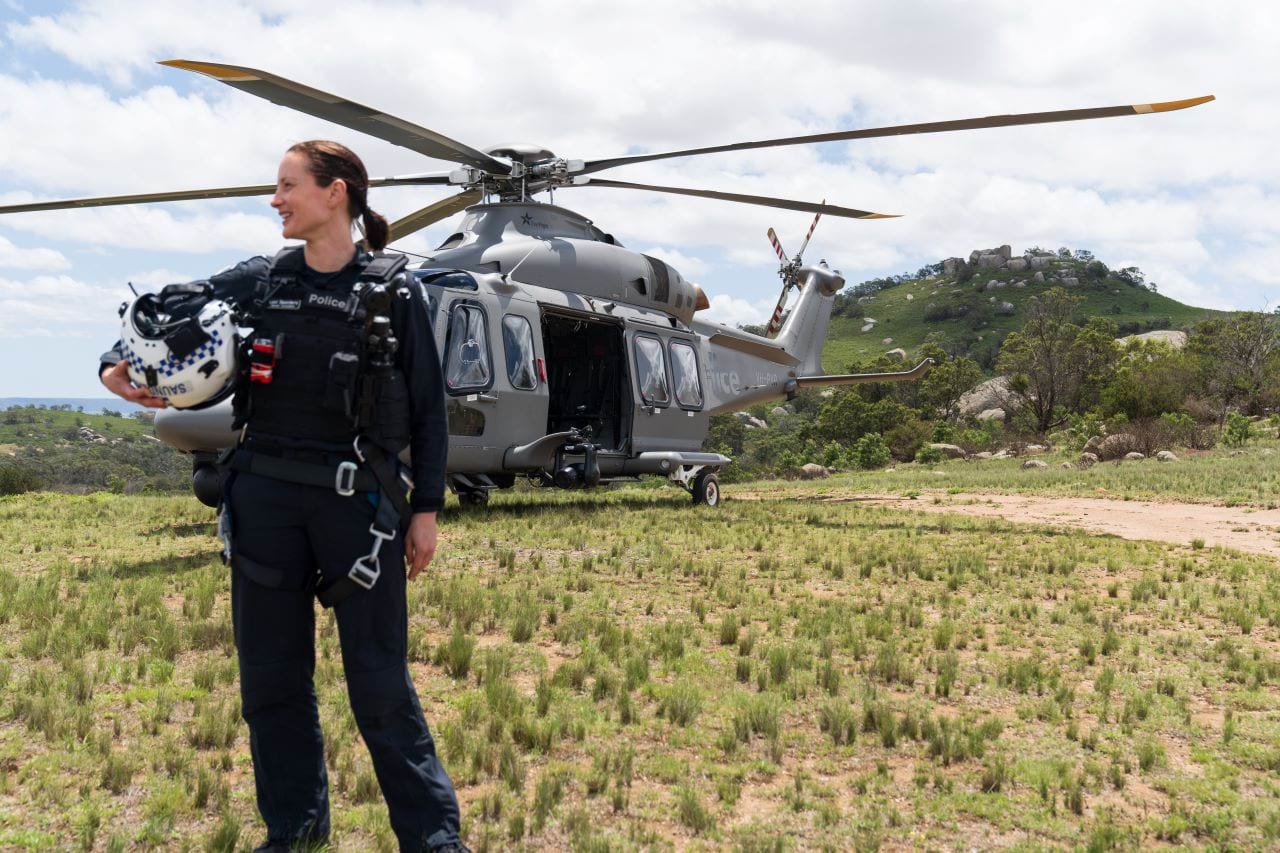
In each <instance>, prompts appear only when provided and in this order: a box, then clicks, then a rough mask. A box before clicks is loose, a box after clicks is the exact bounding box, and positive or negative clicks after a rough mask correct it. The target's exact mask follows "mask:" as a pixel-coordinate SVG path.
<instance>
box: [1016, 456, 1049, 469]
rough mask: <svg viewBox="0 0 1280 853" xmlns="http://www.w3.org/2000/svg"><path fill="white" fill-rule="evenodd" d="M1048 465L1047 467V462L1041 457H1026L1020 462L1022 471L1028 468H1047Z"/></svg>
mask: <svg viewBox="0 0 1280 853" xmlns="http://www.w3.org/2000/svg"><path fill="white" fill-rule="evenodd" d="M1048 467H1049V463H1048V462H1045V461H1044V460H1043V459H1028V460H1027V461H1026V462H1023V463H1022V470H1024V471H1026V470H1028V469H1030V468H1048Z"/></svg>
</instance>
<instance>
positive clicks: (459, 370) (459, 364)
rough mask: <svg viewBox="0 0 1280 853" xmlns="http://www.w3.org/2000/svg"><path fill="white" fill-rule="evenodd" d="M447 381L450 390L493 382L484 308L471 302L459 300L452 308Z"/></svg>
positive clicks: (480, 387)
mask: <svg viewBox="0 0 1280 853" xmlns="http://www.w3.org/2000/svg"><path fill="white" fill-rule="evenodd" d="M445 352H446V353H447V356H446V358H445V366H444V382H445V386H446V387H447V388H448V389H449V393H451V394H458V393H462V392H464V391H481V390H484V389H486V388H488V387H489V386H490V385H492V384H493V369H492V367H491V362H490V359H489V332H488V329H487V328H486V326H485V317H484V310H483V309H481V307H480V306H479V305H474V304H472V303H469V302H455V303H454V305H453V309H452V310H451V311H450V312H449V337H448V339H447V340H446V342H445Z"/></svg>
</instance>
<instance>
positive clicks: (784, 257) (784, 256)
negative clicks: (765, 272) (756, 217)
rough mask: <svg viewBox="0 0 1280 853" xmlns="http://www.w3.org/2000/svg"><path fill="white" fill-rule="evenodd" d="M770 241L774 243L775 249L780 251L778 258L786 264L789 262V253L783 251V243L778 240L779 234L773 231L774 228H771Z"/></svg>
mask: <svg viewBox="0 0 1280 853" xmlns="http://www.w3.org/2000/svg"><path fill="white" fill-rule="evenodd" d="M769 242H770V243H772V244H773V250H774V251H775V252H777V253H778V260H780V261H782V262H783V263H784V264H785V263H786V262H787V253H786V252H784V251H782V244H781V243H779V242H778V235H777V234H775V233H773V229H772V228H770V229H769Z"/></svg>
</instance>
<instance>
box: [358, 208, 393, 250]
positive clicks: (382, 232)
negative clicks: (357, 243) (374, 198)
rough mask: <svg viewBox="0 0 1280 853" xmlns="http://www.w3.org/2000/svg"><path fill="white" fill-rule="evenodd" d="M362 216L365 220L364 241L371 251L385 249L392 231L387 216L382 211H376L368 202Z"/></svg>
mask: <svg viewBox="0 0 1280 853" xmlns="http://www.w3.org/2000/svg"><path fill="white" fill-rule="evenodd" d="M360 218H361V219H362V220H364V242H365V245H366V246H368V247H369V251H371V252H379V251H382V250H383V249H385V248H386V247H387V240H388V238H389V237H390V231H391V226H390V225H389V224H388V223H387V218H386V217H385V216H383V215H382V214H381V213H374V212H373V211H372V210H370V209H369V205H367V204H366V205H365V206H364V213H362V214H360Z"/></svg>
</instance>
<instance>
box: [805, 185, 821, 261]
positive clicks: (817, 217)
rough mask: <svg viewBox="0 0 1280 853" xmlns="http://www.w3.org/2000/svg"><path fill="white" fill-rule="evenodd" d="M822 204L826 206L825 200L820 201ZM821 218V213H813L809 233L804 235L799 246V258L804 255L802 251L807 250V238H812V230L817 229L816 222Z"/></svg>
mask: <svg viewBox="0 0 1280 853" xmlns="http://www.w3.org/2000/svg"><path fill="white" fill-rule="evenodd" d="M822 203H823V204H826V203H827V200H826V199H825V198H824V199H823V200H822ZM821 218H822V214H821V213H815V214H814V215H813V224H812V225H810V226H809V233H808V234H806V235H804V242H803V243H801V244H800V255H801V256H803V255H804V250H805V249H807V248H809V238H810V237H812V236H813V230H814V229H815V228H817V227H818V220H819V219H821Z"/></svg>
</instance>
